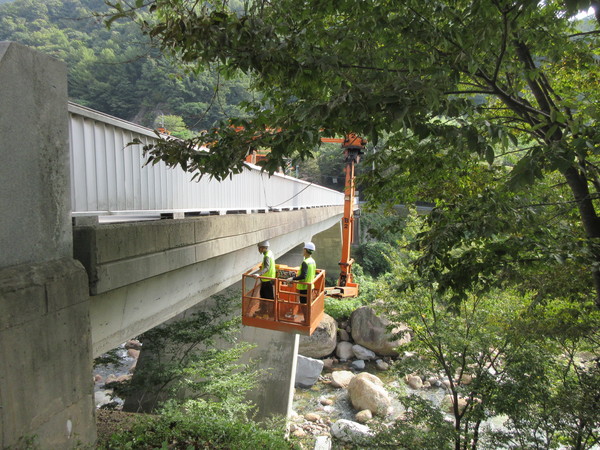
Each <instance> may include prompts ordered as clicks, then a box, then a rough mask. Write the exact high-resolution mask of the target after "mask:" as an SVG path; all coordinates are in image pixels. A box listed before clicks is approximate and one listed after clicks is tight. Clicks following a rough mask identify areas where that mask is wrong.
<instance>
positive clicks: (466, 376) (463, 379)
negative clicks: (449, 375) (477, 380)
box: [456, 373, 473, 386]
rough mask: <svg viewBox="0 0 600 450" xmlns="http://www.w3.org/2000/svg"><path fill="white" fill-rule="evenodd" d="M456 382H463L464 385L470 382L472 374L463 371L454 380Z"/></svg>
mask: <svg viewBox="0 0 600 450" xmlns="http://www.w3.org/2000/svg"><path fill="white" fill-rule="evenodd" d="M456 382H457V383H460V384H464V385H465V386H466V385H468V384H471V383H472V382H473V375H471V374H468V373H463V374H462V376H461V377H460V379H459V380H456Z"/></svg>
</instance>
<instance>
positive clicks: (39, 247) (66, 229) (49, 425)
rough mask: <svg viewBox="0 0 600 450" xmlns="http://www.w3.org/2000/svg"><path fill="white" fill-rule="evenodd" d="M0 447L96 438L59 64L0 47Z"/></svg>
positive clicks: (85, 297) (68, 444)
mask: <svg viewBox="0 0 600 450" xmlns="http://www.w3.org/2000/svg"><path fill="white" fill-rule="evenodd" d="M0 133H1V134H2V135H1V139H0V155H1V156H2V161H3V162H2V164H1V165H0V180H1V183H2V185H1V194H0V212H1V214H0V230H2V233H1V234H0V249H1V250H0V447H2V448H5V447H14V448H29V447H28V446H27V444H26V443H27V442H28V441H29V442H31V441H33V442H34V443H35V445H36V446H37V448H41V449H57V448H74V447H76V446H77V445H80V444H83V445H88V444H93V443H94V442H95V440H96V429H95V421H94V403H93V383H92V353H91V348H92V347H91V334H90V320H89V294H88V282H87V275H86V272H85V270H84V269H83V267H82V266H81V264H80V263H78V262H77V261H75V260H74V259H73V258H72V253H73V248H72V245H73V244H72V231H71V218H70V206H71V205H70V181H69V180H70V165H69V147H68V115H67V76H66V67H65V65H64V64H63V63H61V62H59V61H56V60H54V59H52V58H49V57H47V56H44V55H42V54H40V53H38V52H35V51H33V50H31V49H29V48H27V47H24V46H22V45H19V44H15V43H10V42H0Z"/></svg>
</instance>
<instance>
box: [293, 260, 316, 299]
mask: <svg viewBox="0 0 600 450" xmlns="http://www.w3.org/2000/svg"><path fill="white" fill-rule="evenodd" d="M304 262H305V263H306V278H304V280H300V282H299V283H298V285H297V288H298V289H300V290H303V291H304V290H308V287H309V285H308V284H303V283H312V282H313V280H314V279H315V275H316V274H317V263H316V262H315V260H314V259H312V256H309V257H308V258H305V259H304Z"/></svg>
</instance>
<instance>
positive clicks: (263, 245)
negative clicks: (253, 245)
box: [258, 241, 271, 247]
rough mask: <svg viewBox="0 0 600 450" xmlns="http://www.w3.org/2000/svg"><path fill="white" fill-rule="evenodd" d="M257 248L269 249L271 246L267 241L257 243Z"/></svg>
mask: <svg viewBox="0 0 600 450" xmlns="http://www.w3.org/2000/svg"><path fill="white" fill-rule="evenodd" d="M258 246H259V247H270V246H271V244H269V241H262V242H259V243H258Z"/></svg>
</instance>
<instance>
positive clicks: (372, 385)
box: [348, 372, 392, 416]
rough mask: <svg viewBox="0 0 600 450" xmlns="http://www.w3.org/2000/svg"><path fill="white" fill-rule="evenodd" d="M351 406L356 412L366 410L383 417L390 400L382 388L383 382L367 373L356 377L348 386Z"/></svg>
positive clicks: (390, 402) (389, 406) (387, 409)
mask: <svg viewBox="0 0 600 450" xmlns="http://www.w3.org/2000/svg"><path fill="white" fill-rule="evenodd" d="M348 394H349V396H350V401H351V402H352V406H353V407H354V408H355V409H357V410H359V411H360V410H363V409H368V410H370V411H371V412H372V413H373V414H376V415H380V416H385V415H386V414H387V413H388V411H389V409H390V408H391V405H392V400H391V398H390V396H389V394H388V393H387V391H386V390H385V388H384V387H383V382H382V381H381V380H380V379H379V378H377V377H376V376H375V375H372V374H370V373H367V372H363V373H360V374H358V375H356V376H355V377H354V378H352V380H351V381H350V384H349V385H348Z"/></svg>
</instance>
